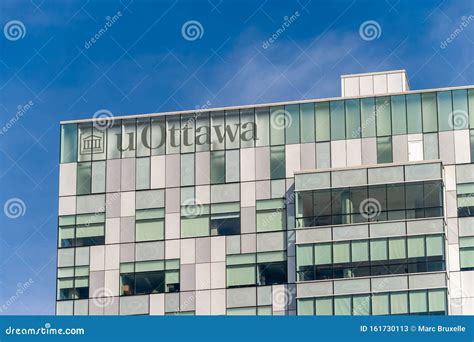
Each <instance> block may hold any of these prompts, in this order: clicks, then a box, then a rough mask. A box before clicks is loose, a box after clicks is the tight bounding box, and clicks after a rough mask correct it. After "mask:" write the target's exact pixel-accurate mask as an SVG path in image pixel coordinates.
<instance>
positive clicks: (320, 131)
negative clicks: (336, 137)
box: [315, 102, 331, 141]
mask: <svg viewBox="0 0 474 342" xmlns="http://www.w3.org/2000/svg"><path fill="white" fill-rule="evenodd" d="M315 115H316V141H329V140H330V132H331V130H330V129H331V125H330V119H329V102H319V103H316V104H315Z"/></svg>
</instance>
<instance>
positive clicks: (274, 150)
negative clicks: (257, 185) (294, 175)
mask: <svg viewBox="0 0 474 342" xmlns="http://www.w3.org/2000/svg"><path fill="white" fill-rule="evenodd" d="M285 176H286V174H285V146H284V145H281V146H272V147H271V148H270V178H271V179H281V178H285Z"/></svg>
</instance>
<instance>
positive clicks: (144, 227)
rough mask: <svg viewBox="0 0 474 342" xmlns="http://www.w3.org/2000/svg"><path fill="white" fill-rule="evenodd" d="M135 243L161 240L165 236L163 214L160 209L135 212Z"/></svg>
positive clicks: (162, 210)
mask: <svg viewBox="0 0 474 342" xmlns="http://www.w3.org/2000/svg"><path fill="white" fill-rule="evenodd" d="M135 233H136V238H135V239H136V241H137V242H141V241H152V240H163V239H164V236H165V212H164V209H163V208H160V209H144V210H137V211H136V222H135Z"/></svg>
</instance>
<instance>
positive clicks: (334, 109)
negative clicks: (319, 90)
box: [316, 101, 346, 140]
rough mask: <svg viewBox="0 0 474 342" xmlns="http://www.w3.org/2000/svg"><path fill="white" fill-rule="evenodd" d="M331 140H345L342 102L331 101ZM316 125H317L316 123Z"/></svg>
mask: <svg viewBox="0 0 474 342" xmlns="http://www.w3.org/2000/svg"><path fill="white" fill-rule="evenodd" d="M330 107H331V140H341V139H345V138H346V137H345V132H346V122H345V118H344V101H331V102H330ZM316 124H317V123H316Z"/></svg>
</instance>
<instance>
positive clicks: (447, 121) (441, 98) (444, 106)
mask: <svg viewBox="0 0 474 342" xmlns="http://www.w3.org/2000/svg"><path fill="white" fill-rule="evenodd" d="M452 112H453V102H452V98H451V92H450V91H441V92H438V124H439V130H440V131H450V130H452V129H453V115H452Z"/></svg>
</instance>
